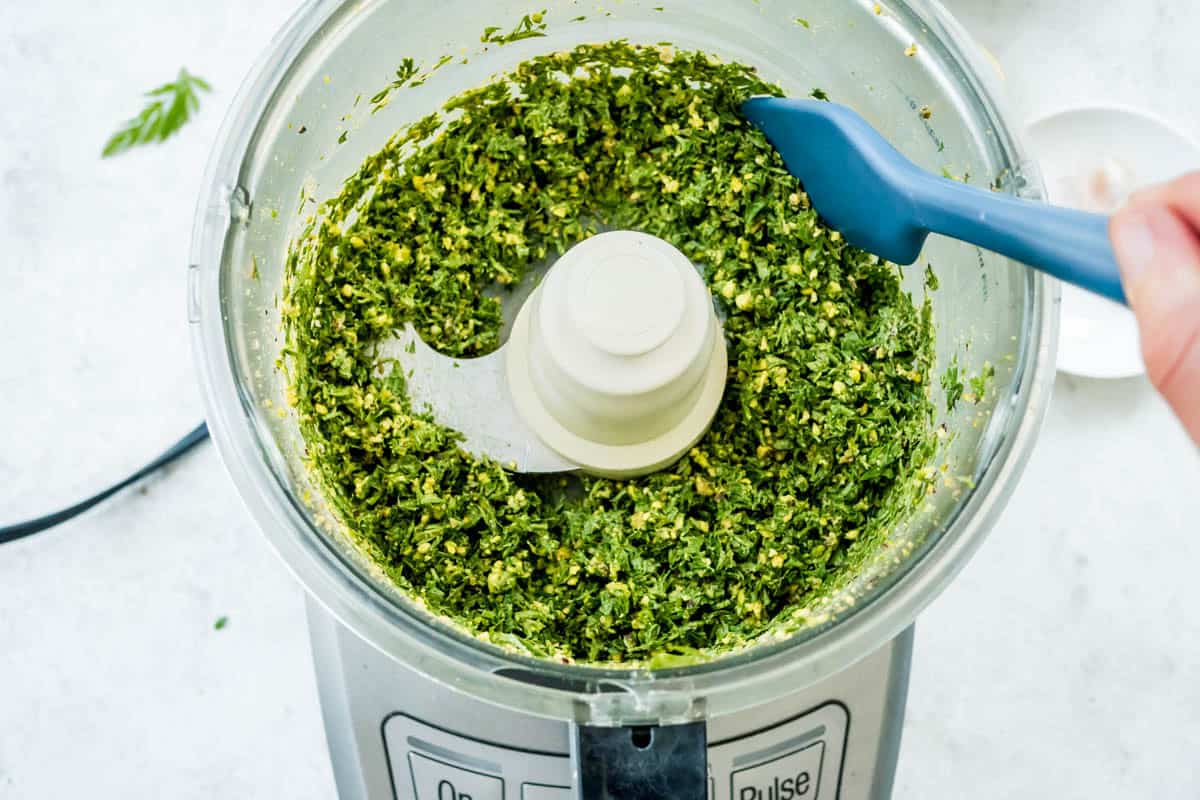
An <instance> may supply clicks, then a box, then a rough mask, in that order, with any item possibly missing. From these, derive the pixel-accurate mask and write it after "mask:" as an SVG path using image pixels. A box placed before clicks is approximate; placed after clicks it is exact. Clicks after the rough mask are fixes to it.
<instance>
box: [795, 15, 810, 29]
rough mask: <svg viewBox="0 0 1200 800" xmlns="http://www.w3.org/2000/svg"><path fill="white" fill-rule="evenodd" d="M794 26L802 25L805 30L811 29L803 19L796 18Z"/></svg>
mask: <svg viewBox="0 0 1200 800" xmlns="http://www.w3.org/2000/svg"><path fill="white" fill-rule="evenodd" d="M796 24H797V25H803V26H804V27H805V28H811V27H812V26H811V25H809V24H808V20H806V19H804V18H803V17H796Z"/></svg>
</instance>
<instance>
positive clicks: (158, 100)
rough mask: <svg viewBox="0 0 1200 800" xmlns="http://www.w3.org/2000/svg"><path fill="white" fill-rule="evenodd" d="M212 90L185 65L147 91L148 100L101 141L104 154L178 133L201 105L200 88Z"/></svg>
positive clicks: (204, 90)
mask: <svg viewBox="0 0 1200 800" xmlns="http://www.w3.org/2000/svg"><path fill="white" fill-rule="evenodd" d="M207 91H211V87H210V86H209V85H208V82H207V81H205V80H204V79H203V78H201V77H199V76H197V75H192V74H191V73H190V72H188V71H187V70H186V69H180V70H179V76H178V77H177V78H176V79H175V80H174V81H172V82H171V83H164V84H163V85H162V86H159V87H158V88H156V89H151V90H150V91H148V92H146V97H148V98H149V99H150V102H149V103H147V104H146V107H145V108H144V109H142V113H140V114H138V115H137V116H136V117H134V118H133V119H131V120H128V121H127V122H126V123H125V124H124V126H122V128H121V129H120V130H119V131H117V132H116V133H114V134H113V135H112V136H111V137H110V138H109V140H108V141H107V142H105V144H104V150H103V151H102V152H101V156H102V157H103V158H109V157H110V156H115V155H117V154H119V153H124V152H125V151H126V150H129V149H131V148H133V147H138V146H140V145H145V144H150V143H152V142H162V141H165V140H166V139H167V138H168V137H170V136H172V135H173V134H175V133H177V132H178V131H179V129H180V128H182V127H183V126H184V125H186V124H187V121H188V120H189V119H191V118H192V115H193V114H195V113H196V111H197V109H199V108H200V92H207Z"/></svg>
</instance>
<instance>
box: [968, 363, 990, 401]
mask: <svg viewBox="0 0 1200 800" xmlns="http://www.w3.org/2000/svg"><path fill="white" fill-rule="evenodd" d="M994 377H996V368H995V367H993V366H992V365H991V362H988V361H985V362H983V369H982V370H981V371H980V373H979V374H978V375H976V376H975V377H974V378H971V379H970V381H969V383H970V384H971V394H972V395H973V399H974V402H976V403H979V402H981V401H982V400H983V399H984V398H985V397H987V389H988V384H989V383H990V382H991V381H992V379H993V378H994Z"/></svg>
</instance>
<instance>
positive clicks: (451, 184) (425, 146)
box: [282, 17, 935, 665]
mask: <svg viewBox="0 0 1200 800" xmlns="http://www.w3.org/2000/svg"><path fill="white" fill-rule="evenodd" d="M538 24H540V20H535V19H533V18H532V17H530V18H529V23H524V22H523V23H522V26H524V27H522V26H518V31H521V30H525V31H532V30H534V28H533V26H535V25H538ZM496 30H497V29H493V30H492V32H491V34H489V35H491V36H493V39H494V34H495V31H496ZM489 35H485V39H486V38H488V36H489ZM681 87H688V88H687V89H686V90H684V89H681ZM756 94H771V95H780V94H782V92H781V90H780V89H779V88H778V87H776V86H773V85H770V84H767V83H765V82H763V81H762V80H761V79H759V78H758V77H757V76H756V75H755V73H754V71H753V69H751V68H749V67H747V66H744V65H741V64H737V63H732V64H730V63H722V62H721V61H719V60H718V59H716V58H713V57H710V56H708V55H706V54H704V53H700V52H692V51H684V50H676V49H674V48H670V47H659V46H639V45H633V44H629V43H625V42H612V43H606V44H597V45H582V46H579V47H577V48H575V49H574V50H571V51H567V52H561V53H555V54H552V55H547V56H542V57H538V58H534V59H531V60H529V61H526V62H524V63H522V64H520V65H518V66H517V67H516V68H515V69H514V70H513V71H512V72H511V73H509V74H506V75H502V76H500V77H498V78H497V79H496V80H494V81H493V82H492V83H489V84H487V85H485V86H481V87H478V88H475V89H472V90H469V91H467V92H465V93H463V94H461V95H459V96H457V97H455V98H452V99H451V100H450V101H448V102H447V103H446V104H445V106H444V107H443V109H442V111H441V112H439V113H436V114H432V115H430V116H428V117H425V118H423V119H420V120H418V121H416V122H414V123H412V124H411V125H409V126H407V127H405V128H403V129H401V130H400V131H399V132H398V133H397V134H396V135H395V136H394V137H393V139H392V140H391V141H390V142H389V143H388V144H387V145H386V146H385V147H384V149H383V150H381V151H380V152H378V153H376V154H374V155H371V156H369V157H368V158H367V159H366V160H365V161H364V162H363V164H362V166H361V167H360V168H359V170H358V172H357V173H356V174H354V175H353V176H351V178H349V179H348V180H347V181H346V183H345V185H344V187H343V188H342V191H341V193H340V194H338V195H337V196H336V197H334V198H332V199H331V200H329V201H327V202H326V203H324V204H322V205H321V207H320V209H319V213H318V214H317V215H316V217H315V218H313V219H312V220H311V222H310V223H309V224H308V226H307V229H306V230H305V231H304V233H303V235H301V236H300V237H299V238H298V239H297V240H296V241H295V242H294V243H293V246H292V247H291V248H290V250H289V255H288V263H287V281H286V285H285V292H284V297H283V305H282V316H283V325H284V330H285V335H286V349H285V355H284V358H283V362H282V363H283V365H284V368H285V369H286V370H287V373H288V379H289V386H290V389H289V402H290V403H291V404H292V405H293V406H294V407H295V409H296V414H297V416H298V420H299V424H300V430H301V432H302V434H303V436H304V439H305V442H306V449H307V452H308V454H309V468H310V469H311V470H312V471H313V473H314V474H315V475H316V477H317V478H318V480H319V482H320V484H321V486H322V487H323V494H324V496H325V498H326V499H327V500H328V502H329V503H330V504H331V506H332V507H333V509H334V510H335V512H336V513H337V515H338V516H339V518H340V519H341V521H342V523H343V524H344V526H345V528H346V529H347V531H348V532H349V533H350V535H351V536H352V537H353V538H354V539H355V541H356V542H357V544H358V546H359V547H360V548H361V549H362V550H363V551H364V552H365V553H367V554H368V555H369V556H370V557H371V558H372V559H374V560H375V562H377V563H378V565H379V566H380V568H381V569H382V570H383V571H384V572H385V573H386V574H387V575H388V576H389V577H390V579H391V580H393V581H394V582H395V583H396V584H397V585H398V586H399V587H400V588H401V589H402V590H404V591H406V592H408V593H409V594H411V595H412V596H414V597H416V598H418V599H419V600H420V602H421V603H423V604H424V606H425V607H427V608H428V609H430V610H431V611H433V612H435V613H437V614H439V615H441V616H443V617H445V618H448V619H450V620H453V621H454V622H456V623H458V624H459V625H461V626H462V627H464V628H466V629H467V630H469V631H471V632H473V633H475V634H476V635H478V636H480V637H482V638H484V639H486V640H488V641H491V642H493V643H495V644H498V645H500V646H503V647H506V648H510V649H515V650H519V651H521V652H524V653H528V654H532V655H536V656H541V657H552V658H555V659H559V660H565V661H584V662H590V663H638V662H641V663H650V664H655V665H662V664H667V663H672V664H679V663H690V662H692V661H695V660H701V659H705V658H711V657H713V656H715V655H719V654H721V653H724V652H727V651H729V650H732V649H736V648H740V647H745V646H748V645H750V644H752V643H753V642H754V641H755V640H756V639H757V637H759V636H761V635H763V634H766V633H769V632H771V631H772V630H777V629H778V628H777V627H775V626H778V625H782V624H784V623H785V622H786V621H787V620H789V619H792V620H794V619H796V618H797V617H796V616H795V615H796V614H797V613H799V612H801V611H802V610H803V609H804V608H806V607H809V605H810V604H812V603H815V602H818V601H819V600H820V599H821V598H822V597H826V596H827V595H828V593H830V592H832V591H835V590H836V589H838V588H839V587H841V586H844V585H845V583H846V581H848V580H849V579H850V577H852V576H853V575H854V574H855V570H856V567H857V566H859V565H860V564H861V563H862V562H863V561H864V560H865V559H867V558H869V557H871V556H872V555H873V554H875V553H877V552H878V551H879V549H880V547H881V546H883V545H884V544H885V543H886V541H887V539H888V537H889V535H890V531H891V529H892V526H894V525H896V524H897V523H898V522H899V521H901V520H902V519H903V518H904V516H905V515H907V514H908V513H910V511H911V510H912V509H913V508H914V507H916V505H917V504H919V503H921V502H923V501H924V498H925V495H926V492H927V491H932V489H933V478H932V472H933V471H932V470H924V469H921V467H923V466H924V465H925V464H926V462H927V461H928V460H929V458H930V457H931V455H932V452H933V447H934V445H935V437H934V436H933V432H932V417H933V408H932V404H931V403H930V401H929V399H928V397H927V387H928V383H929V380H930V371H931V368H932V363H933V347H932V345H933V328H932V321H931V311H930V305H929V301H928V300H926V301H925V304H924V305H923V306H922V307H920V308H918V307H916V306H915V305H914V303H913V301H912V300H911V299H910V298H909V296H908V295H907V294H906V293H905V292H903V291H902V289H901V285H900V274H899V270H898V268H897V267H896V266H895V265H892V264H889V263H887V262H883V261H881V260H880V259H878V258H876V257H874V256H871V255H869V254H867V253H865V252H863V251H861V250H858V249H856V248H853V247H850V246H849V245H847V244H846V243H845V242H844V241H843V240H842V238H841V236H840V235H839V234H838V233H837V232H835V231H833V230H831V229H829V228H828V227H826V226H825V225H824V224H823V223H822V222H821V220H820V219H819V217H818V216H817V213H816V212H815V211H814V210H813V209H812V208H811V206H810V204H809V203H808V200H807V196H806V195H805V194H804V192H803V190H802V187H801V186H800V184H799V183H798V182H797V181H796V179H795V178H794V177H792V176H791V175H790V174H789V173H788V172H787V170H786V169H784V166H783V163H782V161H781V160H780V158H779V155H778V154H777V153H776V151H775V150H774V148H772V147H771V145H770V144H769V143H768V142H767V140H766V139H765V137H764V136H763V135H762V134H761V133H760V132H759V131H758V130H757V129H755V128H754V127H753V126H751V125H750V124H748V123H747V122H746V121H745V120H744V119H743V118H742V117H741V116H740V114H739V112H738V108H739V105H740V104H741V102H742V101H743V100H745V99H746V98H748V97H750V96H752V95H756ZM606 229H631V230H639V231H644V232H646V233H650V234H652V235H655V236H659V237H661V238H663V239H665V240H667V241H669V242H671V243H672V244H674V245H675V246H676V247H678V248H679V249H680V250H681V251H683V253H684V254H685V255H687V256H688V257H689V258H690V259H691V260H692V261H693V262H695V263H696V264H698V265H701V266H702V268H703V273H704V276H705V280H706V281H707V283H708V285H709V288H710V289H711V291H712V293H713V296H714V298H716V299H717V302H719V303H720V304H721V306H722V307H723V311H724V315H725V322H724V334H725V336H726V338H727V343H728V352H729V359H730V366H729V374H728V379H727V384H726V388H725V394H724V399H723V401H722V405H721V408H720V409H719V411H718V413H717V416H716V418H715V419H714V421H713V424H712V427H711V429H710V430H709V432H708V433H707V434H706V435H705V437H704V438H703V439H702V440H701V441H700V442H699V443H698V444H697V445H696V446H695V448H693V449H692V451H691V452H690V453H689V454H688V455H687V456H685V457H684V458H683V459H681V460H680V461H679V462H678V463H676V464H674V465H672V466H670V467H668V468H666V469H664V470H661V471H659V472H657V473H655V474H652V475H648V476H645V477H642V478H636V479H631V480H609V479H602V478H595V477H590V476H572V477H541V476H535V475H521V474H514V473H511V472H508V471H506V470H505V469H504V468H503V466H502V465H501V464H498V463H495V462H493V461H490V460H487V459H479V458H476V457H475V456H472V455H471V454H469V453H467V452H465V451H463V450H462V449H461V448H460V447H459V441H460V437H459V436H458V434H456V433H455V432H454V431H452V430H449V429H447V428H444V427H442V426H440V425H438V424H437V423H436V421H435V420H433V419H432V418H431V417H430V416H428V415H427V414H425V413H421V412H419V411H417V410H414V409H413V408H412V407H411V405H410V403H409V401H408V399H407V396H406V394H405V382H404V376H403V375H402V374H399V371H398V370H396V371H389V370H387V369H382V367H385V366H386V365H385V364H382V363H381V361H380V359H379V357H378V356H377V355H376V343H377V342H380V341H381V340H386V339H390V338H392V337H394V336H396V335H398V333H399V331H401V330H402V328H403V326H404V325H405V324H406V323H412V324H413V325H414V326H415V327H416V329H417V330H418V331H419V333H420V335H421V336H422V337H423V338H424V339H425V340H426V341H427V342H429V343H431V344H433V345H435V346H437V347H438V348H439V349H440V350H441V351H442V352H444V353H446V354H447V355H451V356H455V357H472V356H478V355H482V354H485V353H488V352H490V351H492V350H494V349H495V348H496V347H497V346H498V345H499V335H500V328H501V323H502V319H501V308H500V302H499V300H498V299H497V297H496V294H497V289H498V288H501V289H502V287H512V286H515V285H517V284H519V283H520V282H521V281H522V280H523V278H524V276H525V273H526V270H527V269H528V268H529V267H530V266H531V265H534V264H537V263H538V262H541V261H544V260H545V259H548V258H554V257H555V256H557V255H559V254H561V253H562V252H564V251H565V250H566V249H567V248H569V247H571V246H572V245H573V244H575V243H576V242H578V241H580V240H582V239H584V238H586V237H588V236H591V235H593V234H595V233H597V232H598V231H600V230H606Z"/></svg>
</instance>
